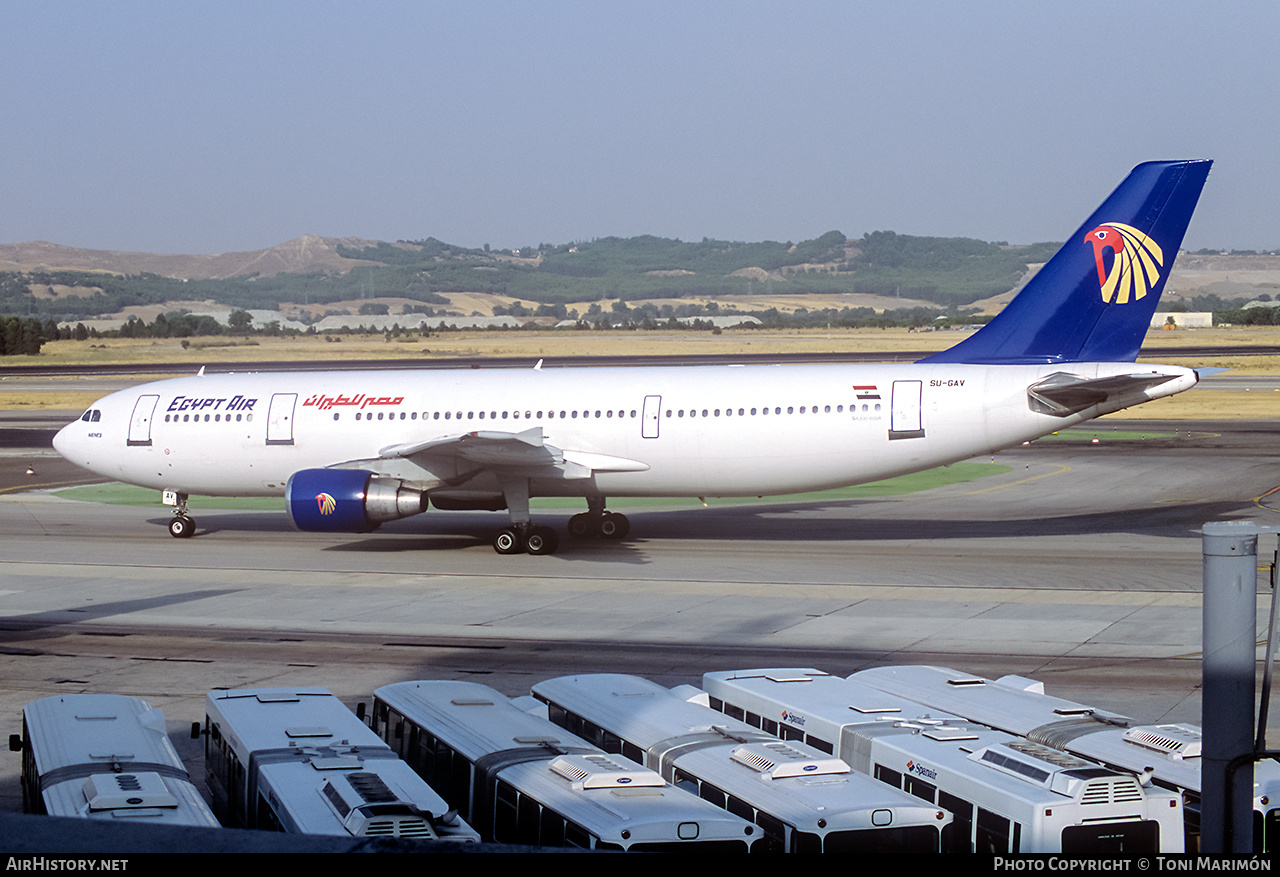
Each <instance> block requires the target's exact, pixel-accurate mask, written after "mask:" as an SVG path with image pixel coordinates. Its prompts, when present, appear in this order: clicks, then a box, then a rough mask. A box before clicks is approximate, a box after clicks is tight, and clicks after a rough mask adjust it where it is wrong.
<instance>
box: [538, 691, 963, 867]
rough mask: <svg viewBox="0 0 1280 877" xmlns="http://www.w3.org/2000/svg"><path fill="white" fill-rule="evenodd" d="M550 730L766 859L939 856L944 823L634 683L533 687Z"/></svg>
mask: <svg viewBox="0 0 1280 877" xmlns="http://www.w3.org/2000/svg"><path fill="white" fill-rule="evenodd" d="M533 696H534V697H536V698H537V699H538V700H540V701H542V702H543V703H545V704H546V705H547V715H548V717H549V718H550V719H551V721H553V722H555V723H556V724H557V725H560V726H561V727H563V728H565V729H566V730H568V731H570V732H572V733H574V734H577V735H578V736H580V737H583V738H585V739H586V740H588V741H590V742H592V743H595V744H596V745H597V746H600V747H601V748H602V749H604V750H605V751H606V752H620V753H621V754H622V755H624V756H626V757H628V758H631V759H633V760H635V761H639V762H642V763H643V764H645V765H647V766H648V767H650V768H652V769H654V770H656V771H658V772H660V773H661V774H662V775H663V777H665V778H666V779H667V780H669V781H670V782H672V783H674V784H676V785H677V786H680V787H682V788H687V789H689V790H690V791H695V792H696V793H697V794H698V796H699V797H701V798H704V799H706V800H708V801H711V802H712V803H714V804H716V805H717V806H719V807H723V808H724V809H726V810H728V811H729V812H730V813H734V814H736V815H738V816H741V817H742V818H744V819H747V820H750V821H751V822H754V823H755V824H756V825H758V826H759V827H760V828H761V829H762V830H763V832H764V835H765V838H766V840H767V842H768V847H767V849H768V851H771V852H772V851H781V852H937V851H938V850H939V849H940V843H941V841H940V838H941V832H942V830H943V828H944V827H945V826H946V825H947V824H948V823H950V821H951V815H950V814H949V813H946V812H945V811H944V810H942V809H941V808H939V807H935V806H933V805H929V804H925V803H924V802H922V801H920V800H919V799H918V798H913V797H911V796H910V795H907V794H906V793H904V792H901V791H898V790H895V789H889V788H887V787H885V785H884V784H882V783H877V782H875V781H873V780H871V779H869V778H868V777H865V776H862V775H860V774H856V773H852V772H850V770H849V767H848V765H846V764H844V763H843V762H841V761H840V760H839V759H836V758H832V757H831V756H828V755H824V754H823V753H821V752H817V751H815V750H813V749H812V748H810V747H808V746H805V745H804V744H803V743H798V744H788V743H783V742H782V741H779V740H778V739H776V738H774V737H771V736H769V735H766V734H764V733H762V732H761V731H759V730H757V729H755V728H750V727H748V726H747V725H745V724H743V723H741V722H735V721H733V720H732V719H729V718H727V717H726V716H724V715H722V714H718V713H716V712H714V711H712V710H710V709H708V708H707V707H705V706H700V705H698V704H695V703H690V702H688V701H686V700H684V699H683V698H681V697H679V696H677V695H676V694H673V693H672V692H671V691H668V690H667V689H666V688H663V687H662V686H661V685H658V684H657V683H655V682H650V681H649V680H647V679H641V678H639V677H636V676H622V675H611V674H605V675H592V676H565V677H562V678H559V679H549V680H547V681H545V682H539V683H538V684H537V685H535V686H533Z"/></svg>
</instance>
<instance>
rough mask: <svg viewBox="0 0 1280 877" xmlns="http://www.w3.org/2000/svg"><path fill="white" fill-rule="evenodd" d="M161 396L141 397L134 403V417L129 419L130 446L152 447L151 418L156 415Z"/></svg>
mask: <svg viewBox="0 0 1280 877" xmlns="http://www.w3.org/2000/svg"><path fill="white" fill-rule="evenodd" d="M159 401H160V397H159V396H139V397H138V401H137V402H135V403H133V416H132V417H131V418H129V442H128V444H129V446H130V447H134V446H142V447H145V446H150V444H151V418H152V416H153V415H154V414H155V413H156V403H157V402H159Z"/></svg>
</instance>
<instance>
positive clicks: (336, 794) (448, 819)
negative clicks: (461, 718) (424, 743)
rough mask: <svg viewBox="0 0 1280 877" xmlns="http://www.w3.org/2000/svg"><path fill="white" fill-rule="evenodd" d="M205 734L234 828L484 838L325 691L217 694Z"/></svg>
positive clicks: (209, 763) (219, 798)
mask: <svg viewBox="0 0 1280 877" xmlns="http://www.w3.org/2000/svg"><path fill="white" fill-rule="evenodd" d="M204 734H205V747H204V751H205V780H206V782H207V784H208V787H209V794H210V795H211V797H212V798H213V804H214V810H215V811H216V812H217V813H218V814H219V815H220V816H221V817H222V818H223V820H224V821H225V822H226V823H227V824H228V825H234V826H241V827H244V828H263V829H269V830H273V831H285V832H289V833H294V834H325V835H338V836H343V835H349V836H354V837H404V838H422V839H428V840H448V841H478V840H479V839H480V838H479V835H478V834H476V832H475V831H473V830H472V829H471V827H470V826H469V825H467V824H466V822H464V821H463V820H461V819H459V818H458V816H457V814H456V813H454V812H452V811H450V810H449V807H448V806H447V805H446V804H445V802H444V800H443V799H442V798H441V797H440V796H439V795H437V794H436V793H435V792H434V791H433V790H432V789H431V788H430V787H429V786H428V785H427V784H426V783H424V782H423V781H422V779H421V778H420V777H419V776H418V775H417V774H416V773H414V772H413V771H412V770H411V769H410V768H409V766H408V765H407V764H405V763H404V762H403V761H401V760H400V759H399V758H398V757H397V756H396V754H395V753H394V752H392V751H391V749H390V748H388V746H387V744H385V743H383V742H382V741H381V740H380V739H378V737H377V736H376V735H375V734H374V733H373V732H372V731H370V730H369V729H368V728H367V727H366V726H365V724H364V722H362V721H361V720H360V719H358V718H357V717H356V715H355V714H354V713H352V712H351V710H349V709H347V708H346V707H345V706H344V705H343V704H342V701H340V700H338V698H336V697H335V696H334V695H332V694H331V693H329V691H328V690H327V689H324V688H246V689H241V690H237V691H211V692H209V694H208V697H207V698H206V702H205V722H204Z"/></svg>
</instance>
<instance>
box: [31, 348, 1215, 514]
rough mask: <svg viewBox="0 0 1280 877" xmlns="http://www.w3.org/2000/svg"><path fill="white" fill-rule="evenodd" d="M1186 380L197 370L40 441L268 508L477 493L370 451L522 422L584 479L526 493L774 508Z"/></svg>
mask: <svg viewBox="0 0 1280 877" xmlns="http://www.w3.org/2000/svg"><path fill="white" fill-rule="evenodd" d="M1135 370H1141V371H1144V372H1157V373H1159V374H1162V375H1169V376H1171V379H1170V380H1169V381H1167V382H1166V383H1164V384H1161V385H1160V386H1159V387H1157V388H1155V389H1149V390H1135V391H1133V392H1132V393H1131V394H1130V395H1128V396H1125V397H1123V398H1113V399H1111V400H1109V401H1108V402H1107V403H1106V406H1105V408H1103V407H1102V406H1098V405H1095V406H1093V407H1090V408H1087V409H1085V410H1083V411H1079V412H1077V413H1074V414H1071V415H1070V416H1067V417H1059V416H1051V415H1048V414H1044V413H1039V412H1037V411H1036V410H1033V408H1032V406H1030V405H1029V403H1028V395H1027V388H1028V386H1029V385H1031V384H1034V383H1036V382H1037V381H1039V380H1041V379H1043V378H1045V377H1046V376H1049V375H1052V374H1055V373H1063V372H1066V373H1069V374H1071V375H1073V376H1076V377H1079V378H1081V379H1094V378H1100V377H1106V376H1109V375H1120V374H1130V373H1132V372H1134V371H1135ZM1195 381H1196V376H1195V373H1194V372H1192V371H1190V370H1189V369H1182V368H1175V367H1169V366H1147V365H1143V366H1135V365H1134V364H1133V363H1068V364H1059V365H1027V366H1023V365H1002V366H986V365H950V364H912V365H778V366H698V367H658V368H652V367H638V368H591V369H585V368H544V369H533V368H530V369H525V370H514V369H492V370H487V369H475V370H418V371H368V372H337V371H335V372H313V373H307V372H298V373H269V374H267V373H263V374H229V375H200V376H195V377H189V378H178V379H174V380H167V381H159V382H156V383H151V384H145V385H142V386H139V387H135V388H132V389H129V390H124V391H121V392H118V393H115V394H112V395H110V396H107V397H106V398H104V399H102V400H101V401H99V402H98V403H96V404H95V406H94V408H93V409H91V411H90V412H87V413H86V415H85V417H84V418H82V419H81V420H78V421H76V422H74V423H72V424H70V425H68V426H67V427H65V428H64V429H63V430H62V431H61V432H59V434H58V436H57V438H56V439H55V442H54V444H55V447H56V448H57V450H58V451H59V452H60V453H61V454H62V455H63V456H65V457H66V458H67V459H69V460H71V461H72V462H74V463H76V464H78V465H80V466H83V467H84V468H86V469H89V470H91V471H93V472H96V473H98V474H100V475H103V476H106V477H108V478H112V479H115V480H119V481H124V482H127V483H130V484H137V485H141V486H145V487H153V488H157V489H161V490H173V491H177V492H180V493H194V494H211V495H234V496H252V495H279V494H281V493H283V492H284V489H285V484H286V482H287V481H288V479H289V477H290V476H291V475H292V474H293V473H295V472H298V471H299V470H302V469H309V468H324V467H335V466H343V465H347V466H351V465H353V462H354V461H374V462H373V463H371V464H370V465H369V468H373V469H375V470H376V471H381V472H384V473H386V474H391V475H395V476H397V477H401V478H403V479H405V480H406V481H408V482H411V483H413V484H415V485H417V486H418V487H420V488H422V489H425V490H445V491H456V492H458V493H459V494H465V493H467V492H475V493H476V494H484V493H492V492H493V491H495V490H497V489H498V488H497V487H496V485H497V484H498V481H497V480H496V477H500V476H501V474H502V461H501V459H498V460H495V461H491V462H490V464H488V465H484V466H479V465H474V463H473V462H468V461H465V460H460V459H457V458H455V457H440V458H433V457H431V456H430V455H429V454H428V455H410V456H397V455H395V454H387V455H383V454H382V452H383V451H384V450H385V449H389V448H395V447H397V446H408V445H412V444H414V443H421V442H427V441H430V440H433V439H447V438H449V437H451V436H459V435H464V434H466V433H472V432H476V431H487V432H491V433H508V434H519V433H521V432H524V431H527V430H530V429H533V428H535V427H540V428H541V429H542V432H543V436H544V439H545V442H546V444H547V445H548V446H554V447H555V448H557V449H560V450H562V451H563V456H564V459H565V460H567V461H570V462H578V463H581V464H582V466H583V467H584V471H586V470H589V471H590V473H591V474H590V475H589V477H569V478H565V477H554V478H541V477H535V478H532V479H531V480H530V483H529V492H530V495H535V496H536V495H574V496H584V495H585V496H606V497H608V496H673V495H675V496H734V495H737V496H747V495H778V494H787V493H796V492H801V491H809V490H821V489H826V488H833V487H839V486H845V485H850V484H857V483H861V482H866V481H871V480H876V479H879V478H885V477H889V476H893V475H899V474H903V473H907V472H913V471H919V470H923V469H928V468H930V467H933V466H937V465H941V464H946V463H952V462H955V461H958V460H964V459H967V458H969V457H973V456H976V455H979V454H986V453H990V452H993V451H996V450H999V449H1001V448H1005V447H1009V446H1011V445H1016V444H1018V443H1021V442H1023V441H1026V440H1028V439H1033V438H1036V437H1038V436H1041V435H1045V434H1047V433H1050V432H1052V431H1054V430H1057V429H1061V428H1063V427H1066V426H1070V425H1072V424H1075V423H1079V422H1081V421H1083V420H1087V419H1089V418H1091V417H1095V416H1097V415H1099V414H1106V413H1110V412H1111V411H1115V410H1119V409H1120V408H1124V407H1127V406H1129V405H1133V404H1138V403H1140V402H1145V401H1147V400H1149V399H1152V398H1157V397H1160V396H1167V395H1171V394H1173V393H1176V392H1179V391H1181V390H1185V389H1187V388H1189V387H1191V386H1192V385H1193V384H1194V383H1195ZM95 412H96V416H91V415H94V413H95ZM495 473H496V475H495Z"/></svg>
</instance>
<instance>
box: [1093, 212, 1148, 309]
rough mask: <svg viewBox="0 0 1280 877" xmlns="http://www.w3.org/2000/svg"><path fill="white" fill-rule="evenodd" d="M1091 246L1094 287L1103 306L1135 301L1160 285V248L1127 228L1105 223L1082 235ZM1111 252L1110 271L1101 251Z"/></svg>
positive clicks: (1131, 227)
mask: <svg viewBox="0 0 1280 877" xmlns="http://www.w3.org/2000/svg"><path fill="white" fill-rule="evenodd" d="M1085 241H1086V242H1087V243H1090V244H1093V258H1094V261H1095V262H1097V265H1098V285H1099V286H1101V287H1102V300H1103V301H1104V302H1106V303H1107V304H1111V303H1112V302H1115V303H1116V304H1120V305H1123V304H1128V303H1129V302H1134V301H1138V300H1139V299H1141V298H1143V297H1145V296H1146V294H1147V293H1148V292H1149V291H1150V290H1151V289H1152V288H1153V287H1154V286H1155V285H1156V284H1157V283H1159V282H1160V269H1161V268H1162V267H1163V266H1164V253H1163V252H1161V250H1160V245H1159V244H1157V243H1156V242H1155V241H1153V240H1152V239H1151V238H1149V237H1147V236H1146V235H1145V234H1143V233H1142V232H1140V231H1138V230H1137V229H1136V228H1134V227H1133V226H1131V225H1125V224H1124V223H1121V222H1108V223H1106V224H1105V225H1100V226H1098V227H1097V228H1095V229H1094V230H1093V231H1091V232H1089V234H1087V235H1086V236H1085ZM1106 249H1110V250H1111V253H1112V262H1111V271H1110V272H1108V271H1107V269H1106V263H1105V262H1103V260H1102V251H1103V250H1106Z"/></svg>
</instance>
